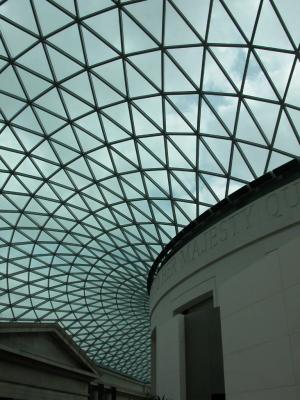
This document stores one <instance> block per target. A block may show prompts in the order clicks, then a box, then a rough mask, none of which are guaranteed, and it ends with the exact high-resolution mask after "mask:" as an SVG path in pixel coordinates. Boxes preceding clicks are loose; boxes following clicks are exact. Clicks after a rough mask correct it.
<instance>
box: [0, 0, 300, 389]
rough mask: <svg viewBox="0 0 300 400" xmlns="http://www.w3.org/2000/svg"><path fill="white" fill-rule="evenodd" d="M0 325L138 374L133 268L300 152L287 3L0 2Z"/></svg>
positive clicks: (144, 364)
mask: <svg viewBox="0 0 300 400" xmlns="http://www.w3.org/2000/svg"><path fill="white" fill-rule="evenodd" d="M0 14H1V33H0V35H1V36H0V172H1V174H0V263H1V267H0V274H1V275H0V282H1V284H0V321H23V322H26V321H27V322H36V321H44V322H57V323H59V324H60V325H61V326H62V327H64V328H65V329H66V330H67V332H68V333H69V334H71V335H72V337H73V338H74V340H75V341H76V343H77V344H78V345H79V346H80V347H81V348H82V349H83V350H84V351H86V352H87V353H88V355H89V356H90V357H91V358H92V359H93V360H94V361H95V362H96V363H97V364H98V365H101V366H103V367H108V368H112V369H113V370H115V371H119V372H121V373H123V374H126V375H128V376H130V377H133V378H135V379H137V380H140V381H144V382H146V381H148V380H149V371H150V363H149V359H150V352H149V348H150V335H149V317H148V294H147V285H146V282H147V276H148V272H149V269H150V267H151V265H152V263H153V261H154V260H155V259H156V257H157V255H158V254H159V253H160V252H161V250H162V248H163V247H164V246H165V245H166V244H167V243H168V242H169V241H170V240H171V239H172V238H173V237H174V236H175V235H176V234H178V233H179V232H180V231H181V230H182V228H184V227H185V226H186V225H188V224H189V223H190V222H191V221H193V220H194V219H195V218H196V217H198V216H199V215H201V214H202V213H203V212H205V211H206V210H207V209H209V208H210V207H211V206H213V205H214V204H216V203H218V202H219V201H220V200H222V199H223V198H224V197H226V196H228V195H230V193H232V192H234V191H236V190H237V189H239V188H240V187H242V186H243V185H245V184H246V183H247V182H249V181H252V180H254V179H256V178H258V177H259V176H261V175H263V174H264V173H266V172H268V171H270V170H273V169H274V168H276V167H278V166H280V165H282V164H284V163H285V162H287V161H289V160H291V159H293V158H295V157H298V156H299V155H300V146H299V141H300V140H299V131H300V98H299V90H300V87H299V82H300V63H299V42H300V25H299V23H298V15H299V14H300V3H299V2H298V1H297V0H243V1H241V0H202V1H201V2H200V1H198V0H189V1H186V0H146V1H140V0H132V1H129V0H128V1H127V0H119V1H117V0H112V1H111V0H101V1H97V0H89V1H86V0H24V1H20V0H4V1H0Z"/></svg>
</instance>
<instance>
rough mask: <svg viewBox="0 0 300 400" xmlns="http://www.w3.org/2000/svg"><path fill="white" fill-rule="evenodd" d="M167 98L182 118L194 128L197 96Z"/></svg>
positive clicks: (196, 117)
mask: <svg viewBox="0 0 300 400" xmlns="http://www.w3.org/2000/svg"><path fill="white" fill-rule="evenodd" d="M168 98H169V99H170V100H171V101H172V103H174V104H175V106H176V107H177V108H178V109H179V111H180V112H181V113H182V114H183V115H184V117H185V118H186V119H187V120H188V121H189V123H191V124H193V126H194V127H195V128H196V127H197V123H198V101H199V96H198V95H195V94H191V95H184V94H183V95H177V96H168Z"/></svg>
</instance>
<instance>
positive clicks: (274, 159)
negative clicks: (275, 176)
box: [268, 151, 292, 171]
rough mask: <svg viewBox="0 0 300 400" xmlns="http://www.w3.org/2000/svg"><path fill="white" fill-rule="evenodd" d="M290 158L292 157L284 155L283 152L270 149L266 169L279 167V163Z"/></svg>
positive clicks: (285, 161)
mask: <svg viewBox="0 0 300 400" xmlns="http://www.w3.org/2000/svg"><path fill="white" fill-rule="evenodd" d="M291 160H292V157H289V156H286V155H284V154H281V153H278V152H277V151H272V154H271V158H270V162H269V166H268V171H272V170H273V169H275V168H277V167H280V166H281V165H283V164H285V163H287V162H289V161H291Z"/></svg>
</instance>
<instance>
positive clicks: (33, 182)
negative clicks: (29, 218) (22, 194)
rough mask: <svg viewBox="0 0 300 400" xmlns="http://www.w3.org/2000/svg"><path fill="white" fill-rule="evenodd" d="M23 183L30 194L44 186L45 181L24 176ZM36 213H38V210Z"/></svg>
mask: <svg viewBox="0 0 300 400" xmlns="http://www.w3.org/2000/svg"><path fill="white" fill-rule="evenodd" d="M22 183H24V185H25V186H26V188H27V190H28V192H30V193H34V192H35V191H36V190H37V189H38V188H39V187H40V186H41V185H42V184H43V181H42V180H38V179H33V178H28V177H26V176H22ZM35 211H36V212H38V210H37V209H35Z"/></svg>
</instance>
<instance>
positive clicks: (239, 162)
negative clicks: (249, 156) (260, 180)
mask: <svg viewBox="0 0 300 400" xmlns="http://www.w3.org/2000/svg"><path fill="white" fill-rule="evenodd" d="M231 176H233V177H235V178H239V179H243V180H245V181H252V180H253V179H255V176H253V175H252V173H251V172H250V170H249V168H248V166H247V164H246V162H245V160H244V159H243V157H242V156H241V153H240V151H239V150H238V148H237V147H236V146H234V150H233V157H232V165H231Z"/></svg>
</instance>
